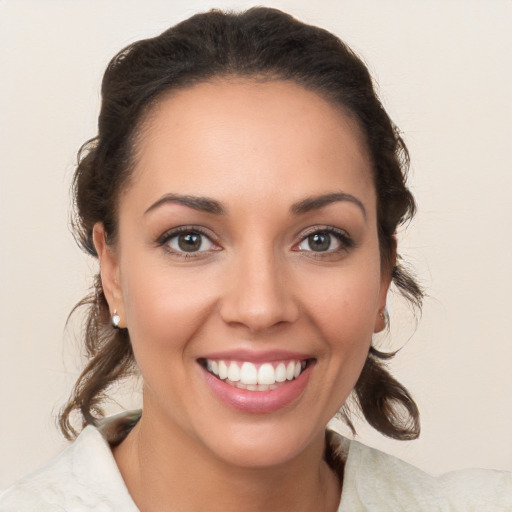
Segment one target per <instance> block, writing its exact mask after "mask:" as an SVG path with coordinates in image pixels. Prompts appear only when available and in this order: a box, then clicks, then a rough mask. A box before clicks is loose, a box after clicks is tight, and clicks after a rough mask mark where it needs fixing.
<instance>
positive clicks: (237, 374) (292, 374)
mask: <svg viewBox="0 0 512 512" xmlns="http://www.w3.org/2000/svg"><path fill="white" fill-rule="evenodd" d="M314 361H315V360H314V359H303V360H287V361H273V362H268V363H262V364H254V363H252V362H249V361H229V360H223V359H219V360H215V359H205V358H201V359H199V360H198V362H199V364H200V365H201V366H202V367H203V368H204V369H205V370H206V371H207V372H208V373H210V374H211V375H213V376H214V377H216V378H217V379H219V380H221V381H223V382H225V383H226V384H229V385H230V386H233V387H236V388H239V389H246V390H249V391H271V390H273V389H277V388H279V387H281V386H283V385H284V384H286V383H287V382H291V381H293V380H295V379H297V378H298V377H299V376H300V375H301V374H302V372H303V371H304V370H305V369H306V368H307V367H308V366H310V365H311V364H312V363H313V362H314Z"/></svg>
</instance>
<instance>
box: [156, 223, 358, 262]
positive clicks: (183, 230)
mask: <svg viewBox="0 0 512 512" xmlns="http://www.w3.org/2000/svg"><path fill="white" fill-rule="evenodd" d="M182 234H191V235H200V236H201V237H204V238H205V239H207V240H208V241H209V242H210V243H212V244H214V245H217V247H218V244H217V242H216V240H215V239H214V237H212V235H211V234H210V233H207V232H206V230H204V229H202V228H200V227H197V226H180V227H177V228H172V229H170V230H168V231H166V232H165V233H163V234H162V235H161V236H159V237H158V239H157V240H156V242H157V244H158V245H159V246H161V247H163V248H164V249H165V250H166V251H167V252H169V253H171V254H173V255H176V256H179V257H182V258H186V259H190V258H198V257H204V256H205V253H211V252H215V251H217V250H220V248H219V249H213V250H212V249H209V250H202V251H190V252H187V251H180V250H176V249H174V248H172V247H171V246H170V245H169V242H170V241H171V240H172V239H173V238H176V237H178V236H180V235H182ZM313 235H328V236H330V237H331V236H333V237H334V238H335V239H336V240H337V241H338V242H339V243H340V247H338V248H336V249H327V250H325V251H314V250H313V249H310V250H303V249H298V247H299V246H300V245H301V244H302V243H304V242H305V241H306V240H307V239H308V238H309V237H311V236H313ZM355 245H356V244H355V242H354V240H353V239H352V238H351V237H350V236H349V235H348V233H347V232H346V231H343V230H342V229H338V228H334V227H332V226H322V227H319V226H315V227H314V228H311V229H309V230H308V231H306V233H304V234H303V235H302V237H301V239H300V241H299V242H298V243H296V244H295V245H294V246H293V249H292V250H294V251H296V252H301V253H304V254H307V256H308V257H314V258H325V257H328V256H329V255H331V256H332V255H334V254H339V253H341V252H346V251H348V250H349V249H351V248H353V247H355Z"/></svg>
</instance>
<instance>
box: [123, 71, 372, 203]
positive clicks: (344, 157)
mask: <svg viewBox="0 0 512 512" xmlns="http://www.w3.org/2000/svg"><path fill="white" fill-rule="evenodd" d="M133 178H134V179H133V180H132V186H135V187H139V188H144V189H145V192H146V193H147V194H149V195H151V194H152V195H155V194H158V193H169V192H176V191H177V192H180V193H189V194H201V195H207V196H215V197H217V198H218V199H220V200H222V199H223V197H222V196H223V195H227V194H230V193H232V192H233V191H237V192H238V193H239V195H241V196H246V197H251V196H254V197H256V196H258V197H260V198H265V197H267V198H273V199H276V200H279V197H278V196H279V194H278V192H279V191H283V192H284V191H285V190H286V193H287V197H286V201H288V199H289V202H293V201H294V200H300V199H301V198H303V197H304V196H305V195H310V196H311V195H316V194H324V193H328V192H333V191H334V192H336V191H342V192H349V193H355V194H358V195H366V196H368V195H374V187H373V180H372V173H371V163H370V158H369V154H368V151H367V148H366V144H365V141H364V136H363V134H362V132H361V129H360V127H359V125H358V123H357V121H356V120H355V119H354V118H353V117H352V116H350V115H349V114H348V113H346V112H344V111H343V109H342V108H341V107H336V106H333V105H332V104H331V103H330V102H328V101H326V100H325V99H323V98H322V97H321V96H319V95H318V94H316V93H315V92H312V91H309V90H306V89H304V88H303V87H301V86H299V85H297V84H295V83H293V82H288V81H265V82H261V81H259V82H258V81H254V80H242V79H236V80H230V81H228V80H224V81H216V82H207V83H201V84H197V85H195V86H193V87H190V88H187V89H184V90H179V91H177V92H173V93H172V94H170V95H168V96H167V97H164V98H163V99H161V100H160V101H159V102H158V103H157V104H156V105H155V106H154V107H153V109H152V111H151V112H150V114H149V115H148V116H147V118H146V120H145V121H144V124H143V127H142V129H141V131H140V136H139V139H138V142H137V150H136V155H135V170H134V176H133ZM293 196H295V197H293ZM283 199H285V198H283ZM373 202H374V201H373Z"/></svg>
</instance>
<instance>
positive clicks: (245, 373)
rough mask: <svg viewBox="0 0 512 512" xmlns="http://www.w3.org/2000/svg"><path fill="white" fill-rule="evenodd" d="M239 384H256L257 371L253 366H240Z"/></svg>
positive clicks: (248, 364) (249, 364)
mask: <svg viewBox="0 0 512 512" xmlns="http://www.w3.org/2000/svg"><path fill="white" fill-rule="evenodd" d="M232 364H233V363H232ZM240 382H241V383H242V384H258V369H257V368H256V366H254V364H252V363H244V364H243V365H242V368H240Z"/></svg>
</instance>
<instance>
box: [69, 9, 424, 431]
mask: <svg viewBox="0 0 512 512" xmlns="http://www.w3.org/2000/svg"><path fill="white" fill-rule="evenodd" d="M230 76H236V77H247V78H254V79H258V80H260V79H266V80H290V81H293V82H295V83H297V84H299V85H301V86H303V87H305V88H306V89H309V90H312V91H314V92H316V93H317V94H319V95H321V96H322V97H324V98H326V99H327V100H328V101H330V102H331V103H332V104H333V105H334V106H340V107H342V108H343V109H344V111H345V112H348V113H349V114H350V115H352V116H353V117H354V118H355V119H356V120H357V122H358V123H359V125H360V127H361V128H362V132H363V133H364V136H365V138H366V144H367V147H368V151H369V153H370V156H371V160H372V164H373V166H372V167H373V178H374V183H375V188H376V191H377V215H378V217H377V222H378V236H379V244H380V252H381V259H382V267H383V269H385V271H389V272H391V273H392V279H393V282H394V284H395V285H396V286H397V287H398V289H399V290H400V291H401V292H402V294H403V295H404V296H405V297H406V298H407V299H408V300H409V301H411V302H412V303H413V304H415V305H416V306H420V304H421V298H422V293H421V289H420V288H419V286H418V285H417V284H416V282H415V281H414V279H413V278H412V277H410V276H409V274H407V272H405V271H404V270H403V269H402V268H401V267H400V266H398V265H394V261H395V260H394V254H395V247H396V240H395V233H396V230H397V227H398V226H399V225H401V224H402V223H404V222H405V221H406V220H407V219H409V218H411V217H412V216H413V215H414V212H415V203H414V199H413V197H412V195H411V193H410V192H409V190H408V189H407V187H406V184H405V181H406V174H407V170H408V164H409V159H408V154H407V149H406V147H405V145H404V142H403V141H402V139H401V137H400V135H399V133H398V130H397V128H396V127H395V125H394V124H393V123H392V121H391V120H390V118H389V116H388V115H387V113H386V112H385V110H384V108H383V107H382V105H381V103H380V101H379V99H378V98H377V96H376V93H375V91H374V87H373V84H372V80H371V77H370V75H369V72H368V70H367V68H366V66H365V65H364V64H363V62H362V61H361V60H360V59H359V58H358V57H357V56H356V55H355V54H354V53H353V52H352V51H351V50H350V49H349V48H348V47H347V46H346V45H345V44H344V43H343V42H342V41H340V39H338V38H337V37H336V36H334V35H333V34H331V33H329V32H327V31H325V30H323V29H320V28H318V27H314V26H310V25H306V24H304V23H301V22H299V21H297V20H295V19H294V18H292V17H291V16H290V15H288V14H285V13H283V12H280V11H278V10H276V9H270V8H261V7H258V8H253V9H250V10H248V11H245V12H241V13H226V12H221V11H217V10H213V11H210V12H207V13H202V14H197V15H195V16H192V17H191V18H189V19H187V20H185V21H183V22H181V23H179V24H178V25H176V26H174V27H172V28H170V29H168V30H166V31H165V32H163V33H162V34H161V35H159V36H157V37H154V38H151V39H146V40H142V41H138V42H136V43H133V44H131V45H130V46H128V47H127V48H125V49H124V50H122V51H121V52H119V53H118V54H117V55H116V56H115V57H114V58H113V59H112V61H111V62H110V64H109V65H108V68H107V70H106V72H105V75H104V78H103V83H102V88H101V93H102V106H101V112H100V115H99V123H98V135H97V136H96V137H95V138H94V139H92V140H90V141H88V142H87V143H86V144H84V146H83V147H82V148H81V150H80V152H79V156H78V160H79V163H78V167H77V170H76V173H75V176H74V182H73V194H74V201H75V210H74V211H75V216H74V221H73V228H74V232H75V237H76V239H77V241H78V243H79V245H80V246H81V247H82V248H83V249H84V250H85V251H86V252H88V253H89V254H91V255H93V256H97V254H96V250H95V247H94V244H93V240H92V230H93V226H94V224H95V223H96V222H102V223H103V225H104V227H105V230H106V233H107V242H108V243H113V242H114V241H115V238H116V230H117V218H116V205H117V201H118V196H119V193H120V190H122V188H123V187H124V186H126V184H127V180H128V179H129V177H130V172H131V163H132V158H133V155H132V153H133V146H134V143H135V141H136V137H137V134H138V130H139V129H140V126H141V123H142V120H143V118H144V116H145V114H146V113H148V112H149V111H150V110H151V107H152V106H153V105H154V104H155V102H157V101H158V100H159V98H160V97H161V96H162V95H163V94H165V93H166V92H169V91H170V90H176V89H177V88H184V87H188V86H190V85H192V84H194V83H198V82H207V81H209V80H213V79H218V78H223V77H230ZM392 265H394V268H392ZM386 269H389V270H386ZM79 305H87V306H88V307H89V310H88V317H87V320H86V326H85V348H86V352H87V356H88V364H87V365H86V367H85V369H84V370H83V372H82V374H81V376H80V377H79V379H78V381H77V383H76V385H75V388H74V391H73V394H72V397H71V398H70V401H69V402H68V404H67V405H66V406H65V408H64V409H63V411H62V413H61V416H60V426H61V429H62V431H63V432H64V435H66V437H68V438H71V437H73V436H74V435H76V432H75V430H74V429H73V427H72V425H71V422H70V415H71V413H72V412H73V411H79V412H80V413H81V415H82V419H83V424H84V425H85V424H94V423H95V422H96V421H97V420H98V419H99V418H100V417H101V416H102V411H101V402H102V400H104V399H105V398H106V393H107V391H108V389H109V388H110V386H111V385H112V384H114V383H115V382H117V381H118V380H119V379H122V378H123V377H126V376H128V375H130V374H131V373H132V372H134V371H135V362H134V358H133V352H132V348H131V344H130V336H129V332H128V330H127V329H120V330H116V329H114V328H113V327H112V326H111V325H110V314H109V308H108V304H107V301H106V299H105V295H104V293H103V289H102V286H101V281H100V278H99V276H97V277H96V281H95V286H94V291H93V293H92V295H91V296H89V297H87V298H85V299H84V300H83V301H82V302H81V303H80V304H79ZM388 357H389V356H388V355H385V354H382V353H380V352H378V351H377V350H375V349H374V348H372V349H371V350H370V352H369V354H368V358H367V360H366V364H365V366H364V368H363V371H362V373H361V376H360V377H359V380H358V382H357V384H356V386H355V389H354V393H353V396H354V398H355V403H356V404H357V406H358V407H359V408H360V410H361V411H362V413H363V415H364V416H365V418H366V419H367V421H368V422H369V423H370V424H371V425H372V426H373V427H375V428H376V429H377V430H379V431H380V432H382V433H383V434H385V435H387V436H389V437H393V438H396V439H413V438H415V437H417V436H418V434H419V414H418V409H417V407H416V404H415V403H414V401H413V400H412V398H411V397H410V395H409V393H408V392H407V390H406V389H405V388H404V387H403V386H402V385H401V384H399V383H398V382H397V381H396V380H395V379H394V378H393V377H392V376H391V375H390V374H389V372H388V371H387V370H386V369H385V365H384V360H385V359H387V358H388ZM342 414H343V415H344V416H345V418H346V420H347V421H348V422H349V425H350V420H349V418H348V411H347V409H343V410H342Z"/></svg>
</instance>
